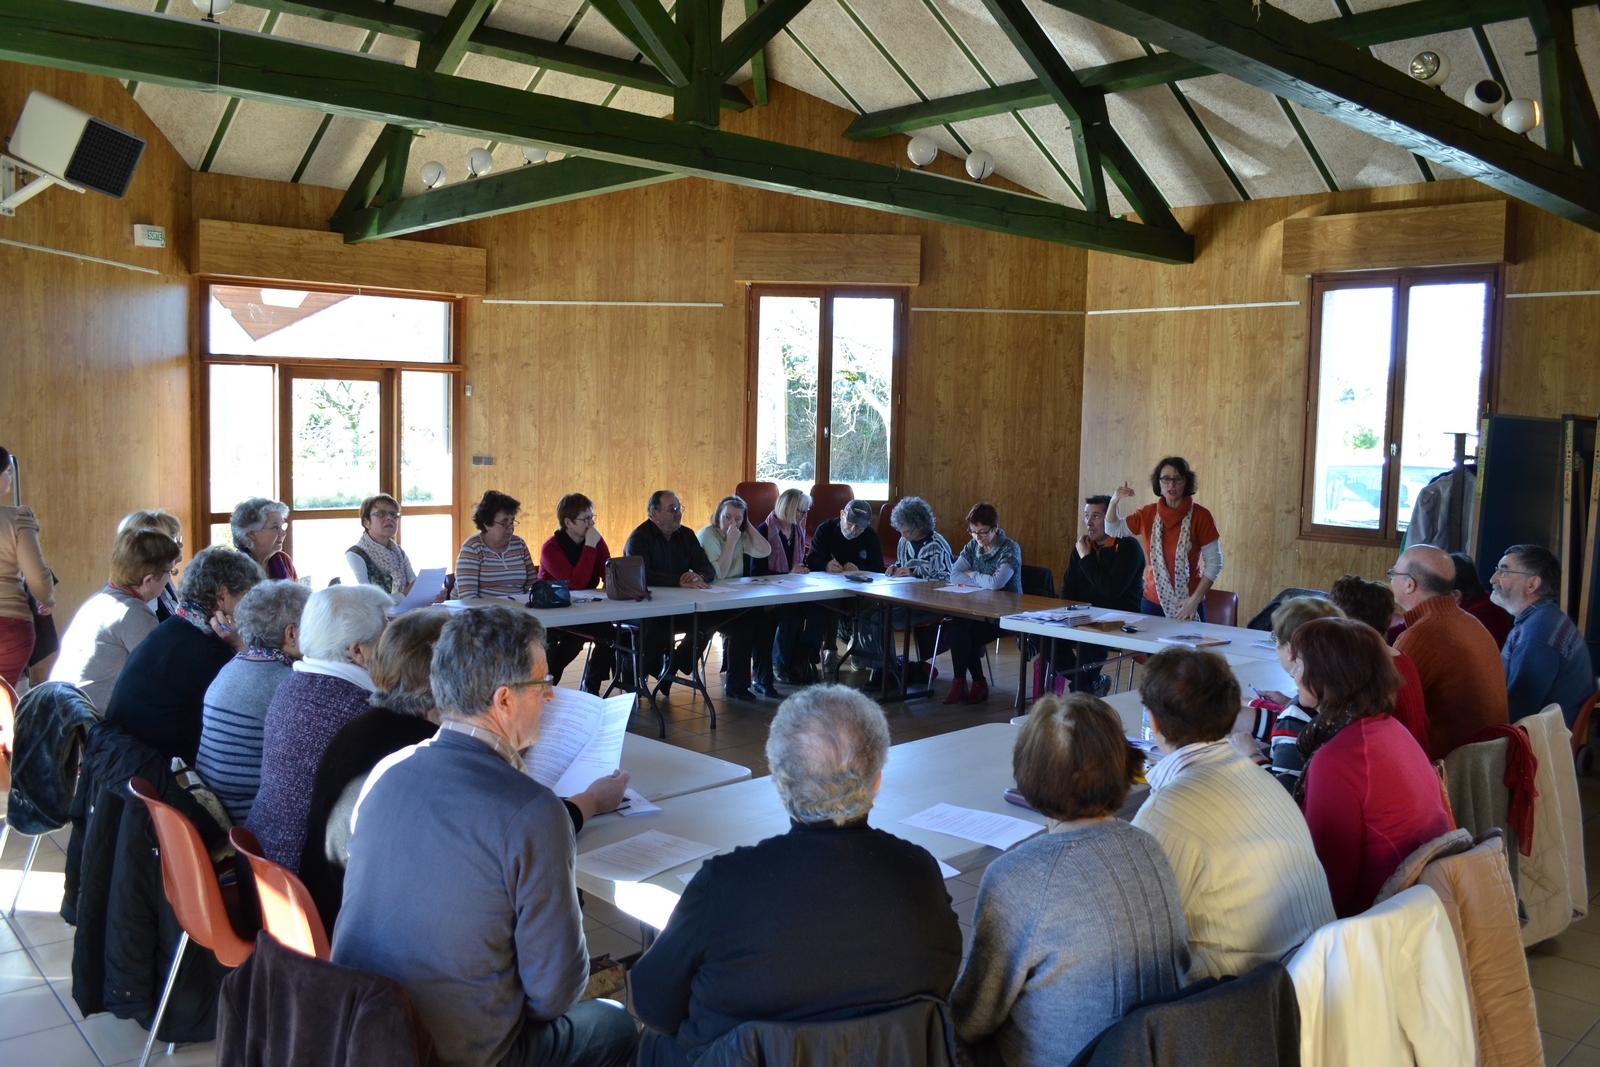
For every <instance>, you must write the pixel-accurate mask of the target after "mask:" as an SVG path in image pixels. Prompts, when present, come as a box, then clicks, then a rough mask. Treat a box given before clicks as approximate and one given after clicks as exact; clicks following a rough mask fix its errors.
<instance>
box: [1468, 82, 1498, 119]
mask: <svg viewBox="0 0 1600 1067" xmlns="http://www.w3.org/2000/svg"><path fill="white" fill-rule="evenodd" d="M1461 102H1462V103H1463V104H1466V105H1467V106H1468V107H1470V108H1471V109H1472V110H1474V111H1476V112H1477V113H1478V114H1480V115H1493V114H1495V113H1496V112H1497V111H1499V110H1500V109H1501V108H1503V107H1505V106H1506V91H1505V90H1504V89H1502V88H1500V83H1499V82H1497V81H1495V80H1494V79H1492V78H1485V79H1483V80H1482V81H1480V82H1476V83H1474V84H1473V86H1472V88H1470V89H1468V90H1467V95H1466V96H1464V97H1462V98H1461Z"/></svg>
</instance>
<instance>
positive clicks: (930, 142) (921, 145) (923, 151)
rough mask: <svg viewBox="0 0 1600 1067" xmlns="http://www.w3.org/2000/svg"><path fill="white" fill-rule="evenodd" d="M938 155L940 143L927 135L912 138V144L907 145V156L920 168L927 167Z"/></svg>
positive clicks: (920, 134)
mask: <svg viewBox="0 0 1600 1067" xmlns="http://www.w3.org/2000/svg"><path fill="white" fill-rule="evenodd" d="M938 154H939V145H938V142H936V141H935V140H934V139H933V138H932V137H929V136H928V135H927V134H925V133H919V134H917V135H916V136H915V137H913V138H911V143H910V144H908V145H906V155H908V156H910V157H911V162H912V163H914V164H916V165H917V166H918V167H926V166H927V165H928V164H929V163H932V162H933V157H934V156H936V155H938Z"/></svg>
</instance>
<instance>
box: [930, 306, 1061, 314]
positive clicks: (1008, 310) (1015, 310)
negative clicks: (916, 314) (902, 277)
mask: <svg viewBox="0 0 1600 1067" xmlns="http://www.w3.org/2000/svg"><path fill="white" fill-rule="evenodd" d="M911 310H912V311H965V312H970V313H971V314H974V315H1082V314H1083V312H1081V311H1049V310H1045V309H1043V308H912V309H911Z"/></svg>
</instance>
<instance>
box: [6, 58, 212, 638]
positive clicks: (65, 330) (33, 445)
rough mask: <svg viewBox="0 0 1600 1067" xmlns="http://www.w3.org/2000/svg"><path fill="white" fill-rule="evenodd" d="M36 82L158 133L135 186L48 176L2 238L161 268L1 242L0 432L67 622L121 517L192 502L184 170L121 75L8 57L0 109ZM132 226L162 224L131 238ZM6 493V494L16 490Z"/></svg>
mask: <svg viewBox="0 0 1600 1067" xmlns="http://www.w3.org/2000/svg"><path fill="white" fill-rule="evenodd" d="M35 89H37V90H40V91H42V92H45V93H48V94H49V95H51V96H53V97H56V98H57V99H59V100H64V101H66V102H67V103H69V104H72V105H74V106H75V107H79V108H82V109H83V110H85V111H87V112H89V113H90V114H93V115H97V116H99V117H101V118H104V119H105V120H106V121H108V122H112V123H115V124H116V125H118V126H121V127H123V128H125V129H128V130H132V131H133V132H134V133H136V134H138V135H139V136H141V137H144V138H146V140H147V141H148V142H149V145H148V147H147V148H146V150H145V154H144V158H143V160H142V161H141V162H140V164H139V169H138V171H137V172H136V173H135V175H134V178H133V182H132V184H131V185H130V186H129V188H128V193H127V196H126V197H125V198H124V199H122V200H113V199H111V198H109V197H105V196H101V195H100V194H98V193H93V192H90V193H83V194H81V195H80V194H77V193H72V192H68V191H67V190H65V189H48V190H46V191H45V192H43V193H42V194H40V195H39V196H37V197H35V198H34V199H33V200H30V201H29V202H28V203H26V204H24V205H22V207H21V208H19V209H18V211H17V214H16V216H15V217H14V218H4V217H0V237H3V238H5V239H7V240H9V241H20V242H25V243H27V244H32V245H40V246H44V247H47V248H55V249H64V250H67V251H71V252H78V253H81V254H84V255H90V256H96V257H98V258H101V259H109V260H114V261H117V262H121V263H131V264H136V265H138V266H143V267H151V268H154V269H156V270H158V271H160V273H159V274H143V273H137V272H134V271H129V270H124V269H121V268H119V267H112V266H104V265H101V264H95V263H86V262H83V261H80V260H74V259H69V258H67V257H64V256H56V255H50V254H48V253H45V252H40V251H35V250H33V249H25V248H18V247H15V246H12V245H0V275H3V276H4V278H5V282H4V284H0V323H3V324H4V325H3V332H0V445H4V446H5V447H6V448H8V449H10V450H11V451H12V452H14V453H16V455H17V458H18V461H19V463H20V465H21V470H22V495H23V502H24V503H26V504H29V505H31V506H32V507H33V509H34V511H35V512H36V513H37V514H38V516H39V522H40V525H41V527H42V535H41V537H42V542H43V545H44V550H45V558H46V559H47V560H49V562H50V564H51V566H52V567H53V568H54V569H55V572H56V575H57V576H58V577H59V578H60V579H61V584H60V586H59V587H58V588H57V590H56V601H57V608H58V616H57V618H58V623H57V624H58V626H59V627H61V628H63V629H64V628H65V627H66V625H67V622H68V621H69V620H70V619H71V618H72V613H73V612H74V611H75V610H76V609H77V607H78V605H79V604H80V603H82V601H83V600H84V599H85V598H86V597H88V596H90V595H91V594H93V593H94V592H95V591H96V590H98V589H99V588H100V586H101V585H102V584H103V583H104V582H105V580H106V572H107V569H108V565H109V562H108V561H109V558H110V553H111V543H112V540H113V537H114V535H115V531H116V526H117V522H118V520H120V519H121V518H122V516H123V515H125V514H126V513H127V512H129V511H132V510H134V509H136V508H145V507H155V506H157V505H161V506H165V507H167V508H169V509H171V510H172V511H174V512H176V513H177V514H178V515H179V516H180V517H181V518H182V519H183V521H184V526H185V528H192V523H191V519H190V515H189V514H188V512H189V499H190V493H189V449H190V442H189V434H190V425H189V370H188V367H189V361H188V352H189V296H188V294H189V279H188V276H187V273H186V271H185V267H184V261H183V254H182V249H183V248H184V247H185V242H186V239H187V236H188V234H187V229H188V219H189V205H188V197H189V168H188V166H187V165H186V164H185V163H184V161H183V159H182V157H180V156H179V155H178V153H177V152H176V151H175V150H174V149H173V148H172V146H171V145H169V144H168V143H167V141H166V139H165V138H164V137H162V135H161V133H160V132H159V131H158V130H157V129H156V128H155V125H154V123H152V122H151V121H150V120H149V119H148V118H146V117H145V115H144V112H143V111H141V110H140V109H139V106H138V105H137V104H135V103H134V102H133V99H132V98H131V97H129V96H128V94H127V92H126V91H125V90H124V89H123V87H122V86H121V85H120V84H118V83H117V82H115V81H112V80H111V79H109V78H91V77H87V76H83V75H77V74H70V73H65V72H62V71H54V70H46V69H43V68H40V67H24V66H21V65H18V64H9V63H0V121H3V122H4V123H5V124H6V128H7V129H9V128H10V126H9V124H10V123H11V122H12V121H14V119H15V116H16V115H17V114H18V112H20V110H21V108H22V104H23V101H24V100H25V99H26V98H27V95H28V93H29V92H30V91H33V90H35ZM135 223H146V224H150V223H154V224H158V225H162V226H165V227H166V228H167V247H166V248H165V249H150V248H136V247H134V244H133V226H134V224H135ZM5 503H8V504H9V503H10V499H9V498H7V500H6V501H5Z"/></svg>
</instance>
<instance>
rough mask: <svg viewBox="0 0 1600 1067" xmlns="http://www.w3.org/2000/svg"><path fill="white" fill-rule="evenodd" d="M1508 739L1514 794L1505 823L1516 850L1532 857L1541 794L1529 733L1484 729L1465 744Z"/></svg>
mask: <svg viewBox="0 0 1600 1067" xmlns="http://www.w3.org/2000/svg"><path fill="white" fill-rule="evenodd" d="M1502 737H1503V738H1505V739H1506V740H1507V741H1509V742H1510V744H1508V745H1507V746H1506V778H1505V784H1506V788H1507V789H1509V790H1510V791H1511V806H1510V807H1509V808H1508V809H1507V810H1506V823H1507V825H1509V826H1510V827H1511V828H1512V829H1513V830H1515V831H1516V832H1517V850H1518V851H1519V852H1521V853H1522V854H1523V855H1524V856H1531V855H1533V800H1534V798H1535V797H1537V796H1538V795H1539V791H1538V790H1537V789H1535V788H1534V787H1533V776H1534V775H1535V774H1537V773H1538V771H1539V757H1537V756H1535V755H1534V754H1533V745H1532V744H1531V743H1530V742H1529V741H1528V731H1526V730H1524V729H1523V728H1522V727H1520V726H1508V725H1505V724H1501V725H1498V726H1485V727H1484V728H1483V729H1481V730H1479V731H1478V732H1477V733H1475V734H1473V735H1472V736H1471V737H1469V738H1467V739H1466V741H1464V742H1462V743H1463V744H1467V745H1475V744H1477V743H1479V742H1480V741H1498V740H1499V739H1500V738H1502Z"/></svg>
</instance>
